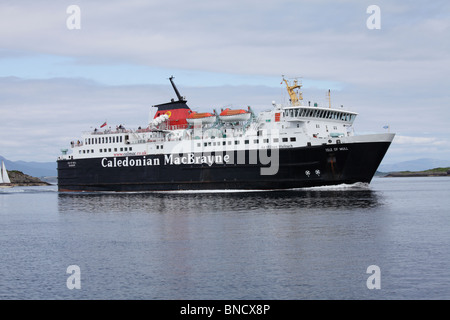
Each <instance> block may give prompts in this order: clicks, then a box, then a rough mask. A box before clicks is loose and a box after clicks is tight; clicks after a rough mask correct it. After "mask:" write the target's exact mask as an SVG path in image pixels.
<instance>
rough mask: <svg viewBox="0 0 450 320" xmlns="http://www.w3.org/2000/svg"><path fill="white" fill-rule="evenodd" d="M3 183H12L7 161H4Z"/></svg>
mask: <svg viewBox="0 0 450 320" xmlns="http://www.w3.org/2000/svg"><path fill="white" fill-rule="evenodd" d="M2 180H3V181H2V183H11V180H9V176H8V171H6V167H5V163H4V162H3V161H2Z"/></svg>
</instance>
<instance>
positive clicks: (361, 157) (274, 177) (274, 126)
mask: <svg viewBox="0 0 450 320" xmlns="http://www.w3.org/2000/svg"><path fill="white" fill-rule="evenodd" d="M173 79H174V78H173V77H170V78H169V80H170V83H171V85H172V87H173V89H174V91H175V94H176V96H177V99H171V101H170V102H168V103H163V104H158V105H155V106H153V107H155V108H156V113H155V115H154V118H153V119H152V120H151V121H150V123H148V125H147V126H145V128H141V127H139V128H138V129H129V128H124V127H123V126H122V125H119V126H117V127H116V129H111V128H110V127H109V128H105V129H103V127H104V126H106V123H105V124H104V126H102V127H100V129H95V130H93V131H92V130H91V131H89V132H86V133H84V134H82V137H81V139H80V140H77V141H72V142H71V145H70V151H69V149H68V148H67V149H63V150H62V154H61V155H60V156H59V157H58V159H57V168H58V190H59V191H62V192H70V191H75V192H77V191H78V192H79V191H88V192H94V191H119V192H127V191H133V192H144V191H167V190H229V189H231V190H277V189H292V188H303V187H314V186H326V185H338V184H354V183H358V182H362V183H370V181H371V180H372V178H373V176H374V174H375V172H376V170H377V168H378V166H379V164H380V162H381V161H382V159H383V157H384V155H385V153H386V152H387V150H388V148H389V146H390V144H391V142H392V140H393V138H394V134H392V133H379V134H366V135H357V134H355V133H354V130H353V122H354V121H355V118H356V117H357V113H356V112H352V111H346V110H344V109H343V108H332V107H331V103H329V105H328V106H319V105H317V104H316V103H313V104H312V105H311V103H310V102H308V103H307V104H305V103H304V101H303V96H302V92H301V87H302V84H301V82H300V81H298V80H290V81H288V80H286V79H285V78H284V77H283V81H284V82H285V84H286V89H287V91H288V95H289V103H288V104H285V105H282V104H277V103H275V102H272V106H271V107H270V109H269V110H267V111H263V112H260V113H259V114H255V112H254V111H253V110H252V108H251V107H245V108H236V109H230V108H225V109H222V110H220V111H216V110H211V111H210V112H195V111H193V110H191V108H190V107H189V106H188V105H187V101H186V99H185V97H183V96H181V94H180V93H179V91H178V88H177V87H176V85H175V83H174V81H173ZM328 94H329V92H328Z"/></svg>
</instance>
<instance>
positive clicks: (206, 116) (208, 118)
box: [186, 112, 216, 124]
mask: <svg viewBox="0 0 450 320" xmlns="http://www.w3.org/2000/svg"><path fill="white" fill-rule="evenodd" d="M186 121H187V122H188V123H190V124H193V123H194V122H201V123H214V122H215V121H216V116H215V115H213V114H212V113H209V112H192V113H191V114H189V115H188V116H187V118H186Z"/></svg>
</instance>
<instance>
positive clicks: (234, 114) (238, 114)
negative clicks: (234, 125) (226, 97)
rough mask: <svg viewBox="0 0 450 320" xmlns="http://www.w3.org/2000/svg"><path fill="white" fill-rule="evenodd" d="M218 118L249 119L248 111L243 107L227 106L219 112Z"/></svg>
mask: <svg viewBox="0 0 450 320" xmlns="http://www.w3.org/2000/svg"><path fill="white" fill-rule="evenodd" d="M219 118H220V120H222V121H225V122H236V121H247V120H248V119H250V112H249V111H247V110H243V109H238V110H231V109H229V108H227V109H225V110H223V111H222V112H221V113H220V115H219Z"/></svg>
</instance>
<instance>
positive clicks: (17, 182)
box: [8, 170, 51, 187]
mask: <svg viewBox="0 0 450 320" xmlns="http://www.w3.org/2000/svg"><path fill="white" fill-rule="evenodd" d="M8 175H9V179H10V180H11V183H10V184H9V185H10V186H12V187H17V186H49V185H51V184H50V183H48V182H45V181H42V180H41V179H39V178H36V177H32V176H30V175H28V174H25V173H23V172H22V171H18V170H8Z"/></svg>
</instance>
